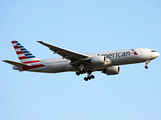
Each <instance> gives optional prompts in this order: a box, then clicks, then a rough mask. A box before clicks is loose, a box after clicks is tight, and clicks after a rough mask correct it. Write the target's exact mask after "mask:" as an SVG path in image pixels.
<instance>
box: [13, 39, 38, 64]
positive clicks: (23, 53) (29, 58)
mask: <svg viewBox="0 0 161 120" xmlns="http://www.w3.org/2000/svg"><path fill="white" fill-rule="evenodd" d="M11 42H12V44H13V47H14V49H15V51H16V54H17V55H18V58H19V60H20V62H22V63H25V64H30V63H36V62H40V61H39V59H38V58H36V57H35V56H34V55H33V54H32V53H30V52H29V51H28V50H27V49H26V48H24V47H23V46H22V45H21V44H20V43H19V42H18V41H11Z"/></svg>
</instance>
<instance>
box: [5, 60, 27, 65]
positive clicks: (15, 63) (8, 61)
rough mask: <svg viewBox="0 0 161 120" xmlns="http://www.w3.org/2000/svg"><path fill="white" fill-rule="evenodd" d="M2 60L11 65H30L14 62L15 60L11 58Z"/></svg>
mask: <svg viewBox="0 0 161 120" xmlns="http://www.w3.org/2000/svg"><path fill="white" fill-rule="evenodd" d="M3 62H6V63H9V64H11V65H15V66H18V67H28V66H30V65H28V64H24V63H19V62H15V61H11V60H3Z"/></svg>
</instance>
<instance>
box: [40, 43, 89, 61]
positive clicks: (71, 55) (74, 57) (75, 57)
mask: <svg viewBox="0 0 161 120" xmlns="http://www.w3.org/2000/svg"><path fill="white" fill-rule="evenodd" d="M37 42H39V43H41V44H42V45H45V46H46V47H48V48H49V49H50V50H52V51H53V52H54V53H57V54H59V55H60V56H62V57H63V58H66V59H68V60H71V61H73V62H74V61H81V60H88V59H89V58H90V56H88V55H84V54H80V53H76V52H73V51H70V50H67V49H63V48H60V47H57V46H54V45H51V44H48V43H45V42H43V41H37Z"/></svg>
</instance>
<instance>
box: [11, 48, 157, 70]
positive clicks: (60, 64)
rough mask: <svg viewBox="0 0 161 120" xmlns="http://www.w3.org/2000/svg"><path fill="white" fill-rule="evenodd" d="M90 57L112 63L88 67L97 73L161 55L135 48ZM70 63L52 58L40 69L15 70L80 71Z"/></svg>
mask: <svg viewBox="0 0 161 120" xmlns="http://www.w3.org/2000/svg"><path fill="white" fill-rule="evenodd" d="M88 55H89V56H91V57H93V56H105V57H106V59H108V60H110V61H111V63H110V64H105V65H93V64H89V65H88V68H87V69H93V70H94V71H97V70H103V69H106V68H108V67H111V66H117V65H125V64H134V63H141V62H145V61H147V60H153V59H155V58H157V57H158V56H159V53H158V52H152V49H146V48H135V51H132V49H125V50H118V51H107V52H100V53H93V54H88ZM70 63H71V61H70V60H67V59H62V58H52V59H45V60H40V63H39V64H40V65H39V66H40V67H36V68H32V69H28V68H20V67H16V66H14V67H13V69H15V70H20V71H33V72H45V73H59V72H67V71H78V68H74V67H72V66H71V64H70ZM36 64H37V63H36ZM36 64H35V65H36ZM32 65H34V64H32ZM85 69H86V67H85Z"/></svg>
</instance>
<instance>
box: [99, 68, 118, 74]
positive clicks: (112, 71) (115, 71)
mask: <svg viewBox="0 0 161 120" xmlns="http://www.w3.org/2000/svg"><path fill="white" fill-rule="evenodd" d="M102 72H103V73H105V74H106V75H117V74H119V73H120V67H119V66H112V67H109V68H106V69H104V70H103V71H102Z"/></svg>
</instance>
